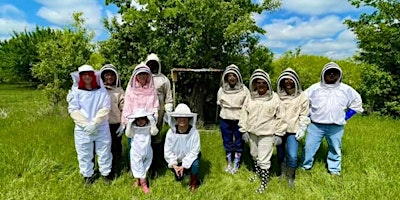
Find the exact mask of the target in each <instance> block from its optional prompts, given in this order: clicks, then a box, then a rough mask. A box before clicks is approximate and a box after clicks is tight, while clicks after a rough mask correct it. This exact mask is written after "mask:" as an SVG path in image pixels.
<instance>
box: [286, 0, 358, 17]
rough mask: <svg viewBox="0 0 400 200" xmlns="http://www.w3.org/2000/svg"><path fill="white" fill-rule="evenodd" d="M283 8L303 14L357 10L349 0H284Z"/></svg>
mask: <svg viewBox="0 0 400 200" xmlns="http://www.w3.org/2000/svg"><path fill="white" fill-rule="evenodd" d="M281 9H283V10H286V11H289V12H291V13H298V14H303V15H323V14H331V13H346V12H350V11H356V8H355V7H354V6H352V5H351V4H350V2H349V1H348V0H283V2H282V7H281Z"/></svg>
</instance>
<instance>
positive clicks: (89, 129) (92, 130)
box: [83, 122, 97, 135]
mask: <svg viewBox="0 0 400 200" xmlns="http://www.w3.org/2000/svg"><path fill="white" fill-rule="evenodd" d="M83 131H84V132H85V133H86V134H87V135H96V134H97V127H96V125H95V124H94V123H92V122H90V123H89V124H88V125H86V126H85V128H84V129H83Z"/></svg>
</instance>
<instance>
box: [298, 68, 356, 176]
mask: <svg viewBox="0 0 400 200" xmlns="http://www.w3.org/2000/svg"><path fill="white" fill-rule="evenodd" d="M342 74H343V72H342V69H341V68H340V67H339V65H338V64H336V63H334V62H329V63H327V64H326V65H325V66H324V67H323V69H322V71H321V81H320V82H318V83H315V84H313V85H311V86H310V87H309V88H307V89H306V91H305V93H306V94H307V97H308V99H309V101H310V118H311V123H310V125H309V126H308V129H307V136H306V143H305V146H304V151H303V153H304V161H303V169H305V170H310V169H311V168H312V166H313V162H314V156H315V154H316V153H317V151H318V149H319V146H320V145H321V142H322V139H323V138H324V137H325V138H326V141H327V143H328V156H327V165H328V171H329V173H330V174H331V175H335V176H339V175H340V172H341V163H342V151H341V149H342V137H343V133H344V125H345V124H346V123H347V121H348V120H349V119H350V118H351V117H352V116H353V115H354V114H356V113H361V112H363V108H362V99H361V96H360V94H358V92H357V91H356V90H354V89H353V88H352V87H351V86H349V85H347V84H345V83H342V77H343V75H342Z"/></svg>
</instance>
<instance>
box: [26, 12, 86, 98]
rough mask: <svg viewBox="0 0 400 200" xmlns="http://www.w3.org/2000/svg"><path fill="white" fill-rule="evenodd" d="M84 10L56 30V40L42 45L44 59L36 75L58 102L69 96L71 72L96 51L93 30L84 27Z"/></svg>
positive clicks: (40, 57) (34, 68) (39, 45)
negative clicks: (61, 28)
mask: <svg viewBox="0 0 400 200" xmlns="http://www.w3.org/2000/svg"><path fill="white" fill-rule="evenodd" d="M81 16H82V13H75V14H74V15H73V17H74V20H75V23H74V24H72V26H71V27H67V28H65V29H63V30H56V31H55V37H54V38H53V39H50V40H47V41H44V42H42V43H40V44H38V52H39V55H38V58H39V59H40V62H38V63H37V64H35V65H34V67H33V69H32V73H33V75H34V76H35V77H36V78H38V79H39V80H40V81H41V82H42V85H41V86H42V87H43V88H44V89H45V92H46V93H47V94H48V97H49V98H51V99H52V100H53V103H54V105H56V104H58V102H60V100H63V99H65V96H66V91H67V89H69V88H70V87H71V85H72V80H71V77H70V72H72V71H76V70H77V67H79V66H81V65H83V64H85V63H87V62H88V61H89V60H90V56H91V53H92V51H93V45H92V44H91V42H90V41H91V39H92V38H93V33H90V32H89V31H88V30H87V29H86V28H84V27H83V25H84V20H83V19H82V18H81Z"/></svg>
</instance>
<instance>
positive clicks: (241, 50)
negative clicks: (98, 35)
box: [101, 0, 280, 118]
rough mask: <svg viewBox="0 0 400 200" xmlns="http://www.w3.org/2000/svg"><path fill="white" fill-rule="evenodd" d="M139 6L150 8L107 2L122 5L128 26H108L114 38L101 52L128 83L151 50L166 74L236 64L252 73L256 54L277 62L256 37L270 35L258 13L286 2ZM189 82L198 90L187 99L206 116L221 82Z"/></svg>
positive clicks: (148, 1)
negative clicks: (214, 87) (258, 22)
mask: <svg viewBox="0 0 400 200" xmlns="http://www.w3.org/2000/svg"><path fill="white" fill-rule="evenodd" d="M137 2H138V3H139V4H140V5H145V6H144V7H143V8H136V7H132V6H131V1H130V0H129V1H128V0H125V1H121V0H106V4H110V3H112V4H115V5H117V6H118V7H119V13H120V14H121V16H122V23H117V21H116V20H115V19H114V20H112V21H111V22H108V21H106V22H105V26H106V28H107V29H108V30H109V31H110V34H111V37H110V39H109V40H108V41H105V42H103V43H102V44H101V47H102V48H101V53H102V54H103V55H104V56H105V57H106V59H107V60H108V61H109V62H111V63H114V64H115V65H116V66H117V67H118V68H119V70H120V71H121V77H122V80H124V81H125V82H126V81H127V78H128V77H130V75H131V72H132V69H133V67H134V66H135V65H136V64H137V63H139V62H141V61H143V60H144V59H145V57H146V56H147V54H149V53H151V52H154V53H157V54H158V55H159V57H160V58H161V61H162V66H163V68H162V71H163V73H165V74H168V73H169V70H170V69H171V68H220V69H222V68H225V67H226V66H228V65H229V64H231V63H234V64H237V65H238V66H239V67H240V68H241V70H242V71H243V72H244V73H245V74H249V73H250V72H249V71H250V70H251V69H250V68H248V66H250V65H251V63H250V62H251V61H254V62H255V61H256V58H254V56H259V57H260V60H261V61H266V60H267V61H270V60H272V53H271V52H270V51H269V50H268V49H267V48H265V47H258V46H257V45H258V38H257V37H256V35H255V34H256V33H259V34H264V33H265V31H264V30H263V29H262V28H260V27H258V26H257V25H256V23H255V21H254V19H253V18H252V14H254V13H261V12H263V11H271V10H274V9H276V8H278V7H279V6H280V1H277V0H265V1H263V3H261V4H256V3H253V2H252V1H251V0H235V1H221V0H206V1H198V0H187V1H180V0H168V1H167V0H159V1H154V0H139V1H137ZM261 58H262V59H261ZM257 64H258V63H257ZM259 67H264V66H263V65H260V66H259ZM188 78H189V80H191V81H192V82H196V85H197V87H194V88H192V90H190V94H188V95H187V96H189V97H190V98H191V99H186V100H185V101H186V102H188V103H189V106H190V107H191V108H193V110H194V111H195V112H199V115H200V118H202V117H203V115H202V113H201V112H202V111H203V110H206V108H205V107H204V104H203V102H205V98H206V96H209V95H214V94H210V92H214V91H211V90H207V87H208V86H209V85H210V83H212V82H214V83H215V84H216V85H217V86H218V82H219V80H218V81H216V80H215V79H213V78H212V77H206V76H202V77H197V78H196V77H188ZM199 78H200V79H199ZM178 87H179V86H178ZM192 94H193V95H192ZM214 96H215V95H214Z"/></svg>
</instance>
